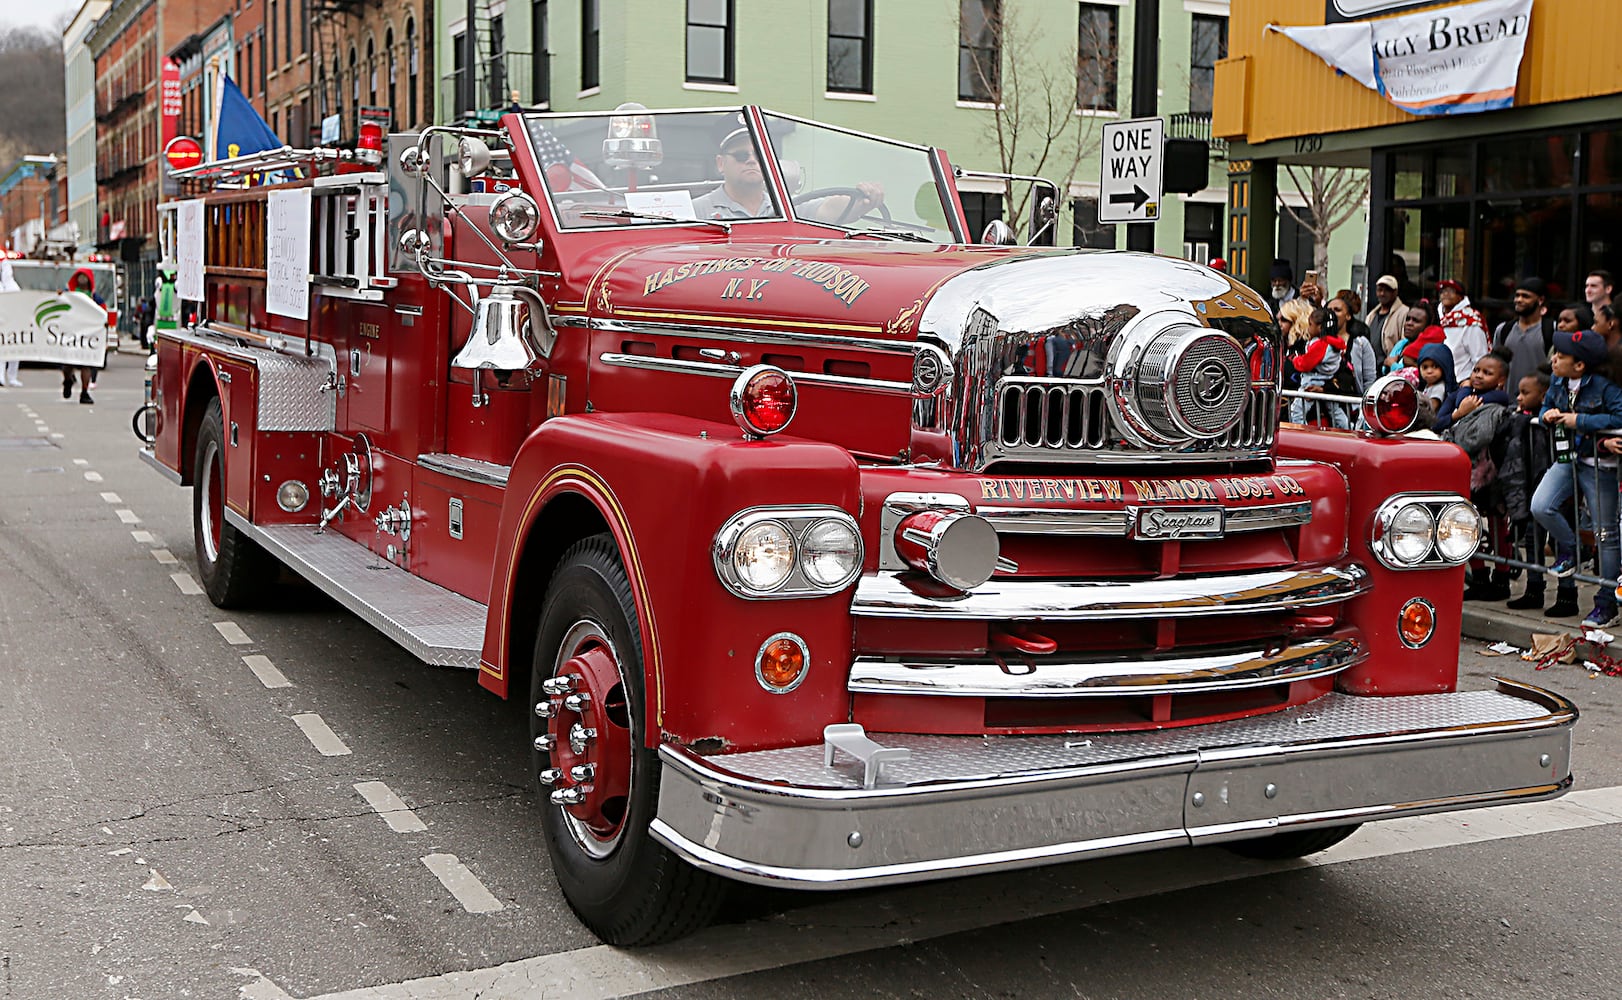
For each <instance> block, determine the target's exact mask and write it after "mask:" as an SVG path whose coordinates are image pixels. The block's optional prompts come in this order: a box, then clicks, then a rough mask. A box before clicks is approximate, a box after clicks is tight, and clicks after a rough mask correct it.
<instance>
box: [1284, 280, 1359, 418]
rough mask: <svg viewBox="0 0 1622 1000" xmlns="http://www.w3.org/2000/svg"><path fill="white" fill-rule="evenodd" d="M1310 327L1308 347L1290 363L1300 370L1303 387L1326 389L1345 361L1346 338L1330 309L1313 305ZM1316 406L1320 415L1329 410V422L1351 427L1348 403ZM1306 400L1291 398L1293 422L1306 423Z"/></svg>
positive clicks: (1309, 317) (1310, 390) (1305, 389)
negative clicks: (1341, 335)
mask: <svg viewBox="0 0 1622 1000" xmlns="http://www.w3.org/2000/svg"><path fill="white" fill-rule="evenodd" d="M1307 330H1308V332H1309V339H1308V341H1307V345H1306V349H1305V350H1303V351H1302V352H1301V353H1300V354H1299V355H1297V356H1295V357H1293V358H1291V359H1290V364H1291V365H1293V366H1294V367H1295V370H1296V371H1298V372H1300V373H1301V388H1302V390H1303V391H1305V392H1326V391H1328V390H1329V388H1330V383H1331V382H1333V381H1334V380H1335V376H1336V375H1338V374H1339V373H1340V370H1341V368H1342V366H1344V365H1345V363H1346V341H1344V340H1342V339H1341V337H1340V323H1339V321H1338V320H1337V319H1336V318H1335V314H1334V313H1332V312H1330V311H1329V310H1328V309H1314V310H1312V312H1311V314H1310V315H1309V316H1308V317H1307ZM1313 409H1314V410H1315V411H1317V412H1316V413H1315V415H1316V416H1318V417H1319V418H1320V419H1321V418H1322V416H1323V411H1324V410H1325V409H1327V410H1328V411H1329V419H1330V422H1331V423H1333V424H1334V425H1335V427H1337V428H1339V429H1340V430H1349V429H1350V428H1351V418H1350V417H1348V416H1347V414H1346V407H1344V406H1342V405H1340V404H1339V403H1314V404H1313ZM1306 419H1307V401H1306V400H1304V399H1300V398H1297V399H1293V400H1291V401H1290V421H1291V422H1292V423H1297V424H1301V423H1306Z"/></svg>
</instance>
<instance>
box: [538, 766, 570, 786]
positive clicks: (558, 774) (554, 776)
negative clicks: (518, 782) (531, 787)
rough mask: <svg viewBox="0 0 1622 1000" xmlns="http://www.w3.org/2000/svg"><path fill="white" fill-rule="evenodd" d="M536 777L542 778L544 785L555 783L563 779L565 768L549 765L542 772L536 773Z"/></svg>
mask: <svg viewBox="0 0 1622 1000" xmlns="http://www.w3.org/2000/svg"><path fill="white" fill-rule="evenodd" d="M536 777H537V778H539V779H540V781H541V784H543V785H555V784H557V783H558V782H560V781H562V780H563V769H562V768H558V767H549V768H547V769H546V770H544V771H542V772H541V773H540V774H538V775H536Z"/></svg>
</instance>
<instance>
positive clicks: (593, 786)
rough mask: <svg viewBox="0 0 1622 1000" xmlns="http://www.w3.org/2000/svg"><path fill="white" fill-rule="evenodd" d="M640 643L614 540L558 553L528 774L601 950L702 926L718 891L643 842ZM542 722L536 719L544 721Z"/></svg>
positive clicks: (653, 765) (647, 783)
mask: <svg viewBox="0 0 1622 1000" xmlns="http://www.w3.org/2000/svg"><path fill="white" fill-rule="evenodd" d="M642 678H643V674H642V640H641V633H640V630H639V629H638V628H637V626H636V605H635V603H634V601H633V600H632V597H631V584H630V581H629V580H628V579H627V578H626V575H625V569H624V567H623V566H622V565H621V564H620V560H619V555H618V553H617V551H616V549H615V547H614V544H613V540H612V539H611V538H610V537H609V536H607V535H597V536H594V537H592V538H588V539H585V540H584V541H581V542H579V543H577V544H576V545H575V546H574V547H572V548H571V549H569V551H568V552H566V553H564V556H563V559H562V561H561V562H560V563H559V565H558V571H557V573H556V574H555V575H554V576H553V578H552V584H551V586H550V588H548V590H547V595H546V603H545V605H544V606H543V608H542V610H541V622H540V629H539V634H538V636H537V637H536V644H535V659H534V666H533V668H532V671H531V681H530V704H531V705H532V706H533V707H534V710H533V711H532V712H531V713H530V736H531V739H532V741H533V751H532V755H531V764H532V766H533V768H534V770H535V773H536V774H537V775H539V780H540V785H541V792H542V794H543V796H545V798H544V799H543V802H542V806H541V810H542V812H541V816H542V824H541V825H542V829H543V832H544V834H545V837H546V846H547V851H548V853H549V854H550V855H551V858H552V870H553V873H554V874H555V875H556V876H557V880H558V884H559V885H560V886H561V887H562V889H563V895H564V898H565V899H567V900H568V901H569V905H570V907H572V908H573V909H574V911H575V913H576V914H577V915H578V916H579V917H580V919H581V921H582V922H583V923H584V924H585V925H586V926H587V927H588V928H590V929H591V931H592V933H594V934H596V935H597V936H598V937H600V938H602V939H603V941H605V942H607V943H608V944H613V945H621V946H630V945H650V944H658V943H659V942H662V941H669V940H672V939H674V938H677V937H681V936H683V935H685V934H690V933H692V932H693V931H695V930H698V929H699V928H701V927H703V926H704V925H705V924H707V923H708V922H709V921H710V918H711V917H713V916H714V914H715V911H716V910H717V909H718V908H719V907H720V905H721V901H722V899H723V896H724V894H725V883H724V882H723V881H722V880H721V879H719V878H717V877H715V876H714V875H710V874H709V873H707V872H703V871H700V870H698V869H697V868H694V867H692V866H691V865H688V864H687V863H686V862H684V861H682V860H681V859H680V858H678V857H676V856H675V855H674V854H672V853H671V852H670V851H669V850H667V849H666V848H665V847H664V846H663V845H662V844H660V843H659V842H658V841H656V840H654V839H653V837H652V836H651V835H650V834H649V832H648V824H649V823H650V822H651V821H652V820H653V817H654V814H655V811H656V809H657V807H658V803H659V758H658V754H657V753H656V752H655V751H653V750H650V749H648V748H647V747H646V745H645V739H644V733H643V726H644V718H645V707H646V700H645V695H644V691H643V687H644V685H643V679H642ZM543 713H544V714H543Z"/></svg>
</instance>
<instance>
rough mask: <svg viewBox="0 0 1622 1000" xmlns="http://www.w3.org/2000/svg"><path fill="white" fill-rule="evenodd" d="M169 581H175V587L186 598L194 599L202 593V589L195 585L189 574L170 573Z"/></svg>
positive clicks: (195, 582)
mask: <svg viewBox="0 0 1622 1000" xmlns="http://www.w3.org/2000/svg"><path fill="white" fill-rule="evenodd" d="M169 579H171V580H173V581H175V586H176V587H179V588H180V592H181V593H182V594H185V595H186V596H187V597H196V596H198V595H199V594H201V593H202V592H203V588H202V587H199V586H198V585H197V581H196V580H193V579H192V578H191V574H190V573H170V574H169Z"/></svg>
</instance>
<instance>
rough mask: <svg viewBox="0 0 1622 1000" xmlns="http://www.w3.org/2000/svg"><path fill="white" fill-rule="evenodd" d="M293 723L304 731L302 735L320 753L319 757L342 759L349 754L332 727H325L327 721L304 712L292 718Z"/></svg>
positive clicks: (312, 713)
mask: <svg viewBox="0 0 1622 1000" xmlns="http://www.w3.org/2000/svg"><path fill="white" fill-rule="evenodd" d="M293 722H294V724H296V725H297V726H298V727H299V728H300V729H302V730H304V735H305V736H306V737H307V738H308V739H309V741H310V743H311V744H313V745H314V746H315V748H316V749H317V750H319V751H320V752H321V756H323V757H344V756H347V755H348V754H349V748H348V747H347V746H344V741H343V740H340V739H339V738H338V734H337V733H335V732H333V731H332V727H331V726H329V725H327V720H325V719H323V718H321V716H319V715H316V714H315V713H314V712H305V713H304V714H303V715H295V716H293Z"/></svg>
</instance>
